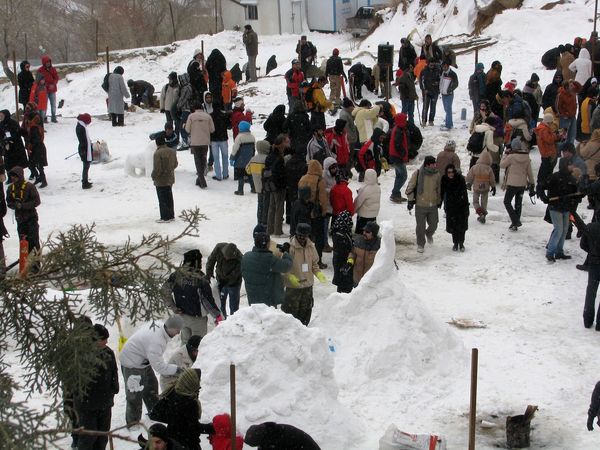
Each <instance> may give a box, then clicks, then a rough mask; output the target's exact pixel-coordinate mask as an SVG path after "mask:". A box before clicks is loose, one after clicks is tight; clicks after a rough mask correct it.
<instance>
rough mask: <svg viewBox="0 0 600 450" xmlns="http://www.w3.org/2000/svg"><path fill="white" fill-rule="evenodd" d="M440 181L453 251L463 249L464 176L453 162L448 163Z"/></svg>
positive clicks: (465, 215)
mask: <svg viewBox="0 0 600 450" xmlns="http://www.w3.org/2000/svg"><path fill="white" fill-rule="evenodd" d="M444 172H445V173H444V175H443V176H442V181H441V195H442V200H443V201H444V212H445V213H446V231H447V232H448V233H450V234H451V235H452V243H453V244H454V245H453V246H452V250H453V251H458V250H460V251H461V252H464V251H465V245H464V244H465V232H466V231H467V230H468V228H469V196H468V194H467V185H466V182H465V177H463V176H462V174H461V173H460V172H459V171H458V170H457V169H456V167H455V166H454V164H448V165H447V166H446V168H445V170H444Z"/></svg>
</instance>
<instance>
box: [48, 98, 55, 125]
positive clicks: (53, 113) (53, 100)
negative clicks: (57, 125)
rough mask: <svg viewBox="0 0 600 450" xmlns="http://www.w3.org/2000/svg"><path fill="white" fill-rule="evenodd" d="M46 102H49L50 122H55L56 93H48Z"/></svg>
mask: <svg viewBox="0 0 600 450" xmlns="http://www.w3.org/2000/svg"><path fill="white" fill-rule="evenodd" d="M48 101H49V102H50V113H51V114H52V120H56V92H48Z"/></svg>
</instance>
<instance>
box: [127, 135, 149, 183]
mask: <svg viewBox="0 0 600 450" xmlns="http://www.w3.org/2000/svg"><path fill="white" fill-rule="evenodd" d="M155 150H156V144H155V143H154V142H149V143H148V145H146V148H145V149H144V150H142V151H140V152H137V153H130V154H128V155H127V158H125V174H126V175H129V176H130V177H144V176H145V177H149V176H150V175H151V174H152V167H153V165H154V159H153V158H154V151H155Z"/></svg>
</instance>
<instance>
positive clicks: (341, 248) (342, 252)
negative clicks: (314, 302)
mask: <svg viewBox="0 0 600 450" xmlns="http://www.w3.org/2000/svg"><path fill="white" fill-rule="evenodd" d="M331 239H332V241H333V280H332V281H331V283H332V284H335V285H336V286H337V287H338V288H339V291H340V292H351V291H352V288H353V287H354V279H353V275H352V270H350V271H349V272H348V273H342V270H341V269H342V268H343V267H344V266H345V265H346V261H347V260H348V254H349V253H350V252H351V251H352V247H353V245H354V243H353V241H352V235H351V234H346V233H342V232H340V231H333V232H332V234H331Z"/></svg>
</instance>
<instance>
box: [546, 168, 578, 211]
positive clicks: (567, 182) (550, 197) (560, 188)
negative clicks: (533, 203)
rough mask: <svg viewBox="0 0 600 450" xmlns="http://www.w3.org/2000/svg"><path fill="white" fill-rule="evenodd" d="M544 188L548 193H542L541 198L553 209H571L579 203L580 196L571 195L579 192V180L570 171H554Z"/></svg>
mask: <svg viewBox="0 0 600 450" xmlns="http://www.w3.org/2000/svg"><path fill="white" fill-rule="evenodd" d="M542 189H543V190H544V191H546V192H547V194H544V193H541V195H540V198H541V199H542V200H543V201H544V202H545V203H548V208H549V209H551V210H554V211H562V212H565V211H571V210H572V209H573V208H574V207H577V203H579V199H580V197H576V196H573V195H571V194H574V193H576V192H577V181H576V180H575V178H574V177H573V176H572V175H571V174H570V173H563V172H560V171H558V172H554V173H553V174H552V175H551V176H550V177H548V178H547V179H546V181H544V182H543V184H542Z"/></svg>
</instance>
